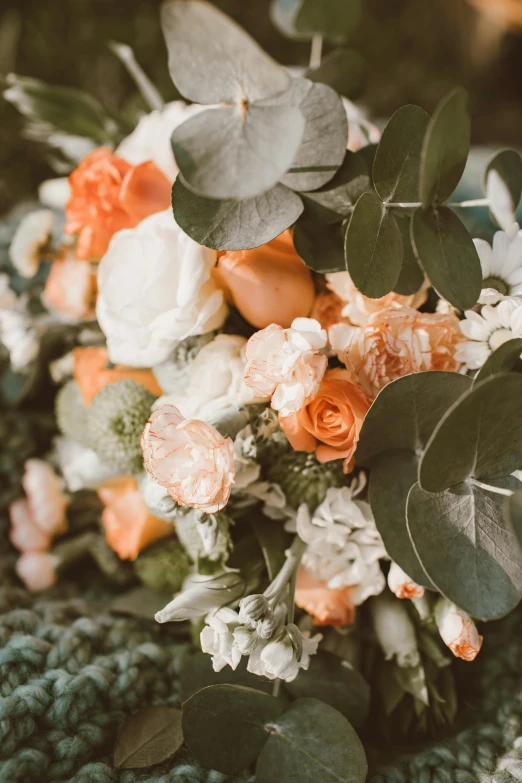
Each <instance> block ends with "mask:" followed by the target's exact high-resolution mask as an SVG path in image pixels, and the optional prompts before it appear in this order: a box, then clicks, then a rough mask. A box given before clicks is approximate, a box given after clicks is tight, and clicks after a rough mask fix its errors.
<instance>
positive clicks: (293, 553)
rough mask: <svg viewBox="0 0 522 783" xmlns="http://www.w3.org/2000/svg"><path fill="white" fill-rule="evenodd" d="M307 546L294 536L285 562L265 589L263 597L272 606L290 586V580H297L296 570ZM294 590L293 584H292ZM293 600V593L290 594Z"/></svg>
mask: <svg viewBox="0 0 522 783" xmlns="http://www.w3.org/2000/svg"><path fill="white" fill-rule="evenodd" d="M306 547H307V545H306V544H305V542H304V541H302V539H300V538H299V536H296V537H295V538H294V540H293V542H292V546H291V547H290V549H289V550H288V552H287V555H286V561H285V564H284V565H283V567H282V568H281V570H280V571H279V573H278V574H277V576H276V577H275V579H274V580H273V582H272V583H271V584H269V585H268V587H267V588H266V590H265V592H264V595H265V597H266V598H268V600H269V601H270V602H271V603H272V604H274V606H275V605H276V604H278V603H279V600H280V599H281V596H282V594H283V592H284V590H285V588H286V586H287V585H288V584H290V585H291V584H292V580H294V579H297V569H298V568H299V564H300V562H301V558H302V557H303V554H304V552H305V549H306ZM294 590H295V584H294ZM292 599H293V592H292Z"/></svg>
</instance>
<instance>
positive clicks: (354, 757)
mask: <svg viewBox="0 0 522 783" xmlns="http://www.w3.org/2000/svg"><path fill="white" fill-rule="evenodd" d="M268 729H269V732H270V734H269V738H268V742H267V743H266V745H265V746H264V748H263V750H262V751H261V754H260V756H259V758H258V760H257V765H256V783H274V782H275V781H277V783H318V781H321V783H363V781H364V780H365V779H366V774H367V772H368V765H367V762H366V756H365V754H364V748H363V746H362V744H361V741H360V739H359V737H358V736H357V734H356V733H355V730H354V729H353V728H352V726H351V725H350V724H349V723H348V721H347V720H346V718H345V717H344V715H341V713H340V712H338V711H337V710H335V709H334V708H333V707H330V705H329V704H325V703H324V702H322V701H319V700H318V699H298V700H297V701H294V702H293V704H291V705H290V707H289V708H288V709H287V710H285V712H284V713H283V714H282V715H280V716H279V717H278V718H277V719H276V720H274V721H272V722H271V724H270V725H269V726H268Z"/></svg>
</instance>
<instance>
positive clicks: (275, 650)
mask: <svg viewBox="0 0 522 783" xmlns="http://www.w3.org/2000/svg"><path fill="white" fill-rule="evenodd" d="M322 638H323V637H322V634H316V635H315V636H312V637H311V638H310V634H309V632H308V631H307V632H305V633H301V631H299V630H298V629H297V628H296V626H295V625H293V626H287V627H286V628H285V629H284V630H283V631H282V633H281V634H280V636H279V637H278V638H277V639H275V640H274V641H269V642H267V643H266V644H259V645H258V646H257V647H256V648H255V649H254V651H253V652H252V653H251V654H250V656H249V659H248V666H247V669H248V671H249V672H252V674H258V675H259V676H260V677H268V679H269V680H275V679H281V680H285V682H292V680H295V678H296V677H297V675H298V674H299V671H300V669H305V670H306V669H308V666H309V665H310V656H311V655H314V654H315V653H316V652H317V647H318V645H319V642H320V641H321V639H322Z"/></svg>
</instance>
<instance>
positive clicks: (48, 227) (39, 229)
mask: <svg viewBox="0 0 522 783" xmlns="http://www.w3.org/2000/svg"><path fill="white" fill-rule="evenodd" d="M52 231H53V213H52V212H51V210H50V209H39V210H38V211H37V212H31V213H30V214H29V215H26V216H25V217H24V218H23V219H22V221H21V222H20V225H19V226H18V228H17V229H16V232H15V235H14V237H13V239H12V241H11V245H10V247H9V258H10V259H11V263H12V264H13V266H14V268H15V269H16V271H17V272H18V273H19V274H20V275H22V277H34V275H35V274H36V273H37V272H38V267H39V266H40V261H41V253H42V250H43V249H44V248H45V247H46V245H48V244H49V240H50V239H51V234H52Z"/></svg>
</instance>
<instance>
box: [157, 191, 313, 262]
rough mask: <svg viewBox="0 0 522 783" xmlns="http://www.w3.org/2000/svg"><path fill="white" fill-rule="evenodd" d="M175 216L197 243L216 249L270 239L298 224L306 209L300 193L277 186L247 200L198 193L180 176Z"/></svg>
mask: <svg viewBox="0 0 522 783" xmlns="http://www.w3.org/2000/svg"><path fill="white" fill-rule="evenodd" d="M172 208H173V211H174V217H175V219H176V222H177V223H178V225H179V226H180V227H181V228H182V229H183V231H184V232H185V233H186V234H188V235H189V237H192V239H194V240H195V241H196V242H199V244H201V245H205V246H206V247H212V248H215V249H217V250H247V249H249V248H252V247H258V246H259V245H263V244H265V242H269V241H270V240H271V239H274V238H275V237H276V236H278V235H279V234H281V232H282V231H284V230H285V228H288V226H290V225H292V224H293V223H295V221H296V220H297V218H298V217H299V215H300V214H301V213H302V211H303V208H304V207H303V202H302V201H301V199H300V198H299V196H298V195H297V194H296V193H294V192H293V191H292V190H290V189H289V188H285V186H284V185H276V186H275V187H274V188H272V189H271V190H268V191H267V192H266V193H263V194H262V195H260V196H255V197H254V198H251V199H246V200H244V201H234V200H231V199H228V200H225V201H216V200H214V199H208V198H203V197H202V196H196V195H195V194H194V193H192V191H190V190H189V189H188V188H186V187H185V185H184V184H183V181H182V179H181V177H180V176H178V178H177V179H176V181H175V183H174V186H173V188H172Z"/></svg>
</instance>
